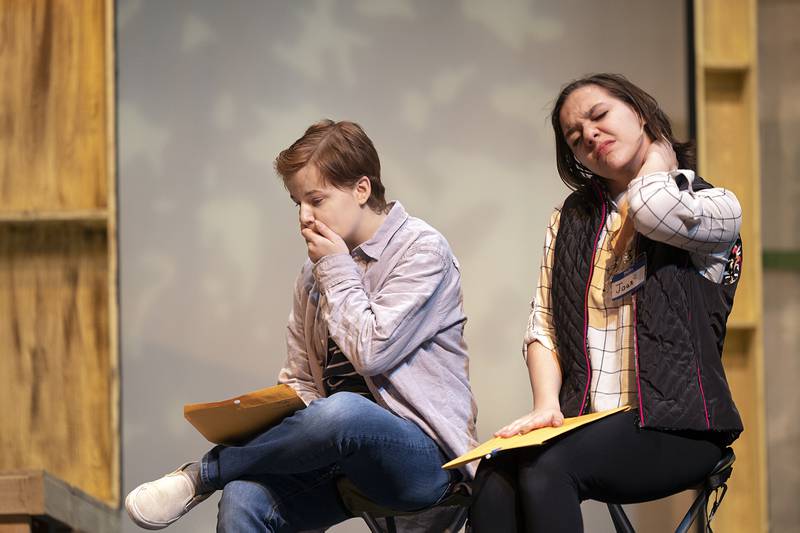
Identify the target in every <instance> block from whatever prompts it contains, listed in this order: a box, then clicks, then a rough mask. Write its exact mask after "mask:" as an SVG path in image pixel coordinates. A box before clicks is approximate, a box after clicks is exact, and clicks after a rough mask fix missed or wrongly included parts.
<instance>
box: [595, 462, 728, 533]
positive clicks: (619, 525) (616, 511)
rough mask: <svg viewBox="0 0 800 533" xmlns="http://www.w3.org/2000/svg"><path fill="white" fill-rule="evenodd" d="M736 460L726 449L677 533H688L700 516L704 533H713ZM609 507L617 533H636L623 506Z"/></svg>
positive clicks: (614, 505)
mask: <svg viewBox="0 0 800 533" xmlns="http://www.w3.org/2000/svg"><path fill="white" fill-rule="evenodd" d="M735 460H736V455H735V454H734V453H733V450H732V449H730V448H726V449H725V450H724V451H723V453H722V459H720V460H719V462H718V463H717V465H716V466H715V467H714V470H712V471H711V473H710V474H709V475H708V477H706V479H705V481H704V482H703V484H702V486H700V487H699V488H698V494H697V497H696V498H695V499H694V502H693V503H692V506H691V507H689V510H688V511H686V514H685V515H684V517H683V520H681V523H680V524H678V528H677V529H676V530H675V533H687V532H688V531H689V528H690V527H691V526H692V524H693V523H694V521H695V520H696V519H697V517H698V516H700V521H701V524H702V525H701V527H702V531H704V532H705V531H707V532H709V533H710V532H711V520H712V519H713V518H714V514H716V512H717V509H718V508H719V506H720V504H721V503H722V499H723V498H724V497H725V494H726V493H727V492H728V484H727V481H728V478H729V477H730V476H731V472H733V462H734V461H735ZM712 494H714V502H713V504H712V506H711V511H710V512H709V511H708V500H709V498H710V497H711V495H712ZM607 506H608V512H609V514H610V515H611V521H612V522H613V523H614V528H615V529H616V530H617V533H636V532H635V530H634V529H633V526H632V525H631V522H630V520H628V516H627V515H626V514H625V511H624V510H623V509H622V505H620V504H618V503H608V504H607ZM701 511H702V512H701ZM706 513H708V514H706Z"/></svg>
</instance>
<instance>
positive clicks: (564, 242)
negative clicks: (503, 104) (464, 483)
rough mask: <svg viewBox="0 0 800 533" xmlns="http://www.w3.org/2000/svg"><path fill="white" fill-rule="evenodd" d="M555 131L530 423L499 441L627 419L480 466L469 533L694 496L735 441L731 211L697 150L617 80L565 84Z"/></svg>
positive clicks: (541, 527)
mask: <svg viewBox="0 0 800 533" xmlns="http://www.w3.org/2000/svg"><path fill="white" fill-rule="evenodd" d="M551 119H552V126H553V132H554V134H555V141H556V162H557V168H558V173H559V175H560V176H561V179H562V180H563V181H564V182H565V183H566V184H567V185H568V186H569V187H570V188H571V189H572V190H573V192H572V194H570V195H569V196H568V197H567V199H566V200H565V201H564V203H563V205H562V206H561V207H560V208H558V209H556V210H555V211H554V212H553V214H552V216H551V218H550V223H549V225H548V228H547V232H546V237H545V246H544V257H543V260H542V265H541V270H540V273H539V283H538V286H537V289H536V293H535V297H534V300H533V303H532V310H531V314H530V318H529V321H528V328H527V331H526V334H525V340H524V355H525V357H526V364H527V367H528V371H529V374H530V381H531V386H532V389H533V410H532V411H531V412H530V413H529V414H527V415H525V416H523V417H521V418H519V419H517V420H515V421H513V422H511V423H510V424H508V425H507V426H505V427H503V428H502V429H500V430H499V431H498V432H497V433H496V435H497V436H503V437H508V436H511V435H516V434H520V433H527V432H529V431H531V430H533V429H535V428H540V427H546V426H559V425H561V424H562V423H563V420H564V417H565V416H568V417H573V416H578V415H582V414H587V413H590V412H597V411H604V410H608V409H612V408H616V407H620V406H625V405H627V406H630V407H631V410H630V411H627V412H623V413H619V414H615V415H611V416H609V417H606V418H604V419H601V420H600V421H598V422H595V423H593V424H590V425H588V426H585V427H582V428H579V429H577V430H575V431H573V432H570V433H567V434H566V435H565V436H564V437H562V438H560V439H559V440H557V441H555V442H554V443H552V444H550V445H547V446H545V447H541V448H522V449H517V450H511V451H508V452H501V453H500V454H499V455H497V456H496V457H494V458H492V459H490V460H483V461H482V462H481V464H480V467H479V469H478V475H477V478H476V487H477V496H476V499H475V502H474V504H473V506H472V509H471V516H470V520H471V523H472V526H473V528H474V531H475V533H486V532H491V533H498V532H501V533H502V532H516V531H529V532H548V533H549V532H553V531H565V532H577V531H582V530H583V522H582V517H581V511H580V503H581V501H583V500H586V499H595V500H600V501H604V502H616V503H634V502H640V501H646V500H651V499H655V498H660V497H664V496H667V495H669V494H673V493H675V492H678V491H681V490H684V489H686V488H689V487H691V486H693V485H695V484H696V483H698V482H700V481H701V480H702V479H703V478H704V477H705V476H706V475H707V474H708V473H709V472H710V471H711V470H712V468H713V467H714V466H715V464H716V463H717V461H718V460H719V459H720V457H721V453H722V449H723V447H724V446H725V445H727V444H730V443H731V442H732V441H733V440H735V439H736V438H737V437H738V435H739V433H740V432H741V431H742V422H741V419H740V417H739V414H738V411H737V410H736V407H735V405H734V403H733V400H732V398H731V394H730V390H729V388H728V384H727V381H726V378H725V372H724V370H723V367H722V363H721V355H722V345H723V341H724V338H725V324H726V320H727V317H728V314H729V313H730V310H731V306H732V303H733V296H734V292H735V290H736V285H737V282H738V279H739V273H740V267H741V259H742V255H741V241H740V239H739V227H740V224H741V207H740V206H739V202H738V200H737V199H736V197H735V196H734V195H733V193H731V192H730V191H728V190H725V189H722V188H716V187H713V186H712V185H710V184H709V183H708V182H706V181H704V180H703V179H701V178H700V177H699V176H697V175H696V174H695V172H694V168H695V160H694V159H695V158H694V153H693V149H692V148H693V147H692V145H691V144H688V143H680V142H677V141H676V140H675V138H674V137H673V134H672V128H671V126H670V122H669V119H668V118H667V116H666V115H665V114H664V112H663V111H662V110H661V109H660V108H659V106H658V103H657V102H656V101H655V100H654V99H653V98H652V97H651V96H650V95H649V94H647V93H646V92H645V91H643V90H642V89H640V88H639V87H637V86H635V85H634V84H633V83H631V82H630V81H628V80H627V79H625V78H624V77H622V76H619V75H614V74H597V75H593V76H588V77H585V78H582V79H579V80H576V81H574V82H572V83H570V84H569V85H567V86H566V87H564V88H563V90H562V91H561V93H560V94H559V96H558V98H557V100H556V102H555V105H554V108H553V111H552V116H551Z"/></svg>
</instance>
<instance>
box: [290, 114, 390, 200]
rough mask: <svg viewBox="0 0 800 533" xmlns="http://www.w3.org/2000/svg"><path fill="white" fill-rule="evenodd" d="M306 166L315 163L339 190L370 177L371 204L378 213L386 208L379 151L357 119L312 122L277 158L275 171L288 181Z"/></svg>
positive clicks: (323, 176) (323, 175)
mask: <svg viewBox="0 0 800 533" xmlns="http://www.w3.org/2000/svg"><path fill="white" fill-rule="evenodd" d="M306 165H314V166H315V167H316V168H317V170H319V173H320V177H321V178H322V179H324V180H325V181H326V182H328V183H330V184H331V185H333V186H334V187H338V188H339V189H352V188H353V187H354V186H355V184H356V183H357V182H358V180H359V179H361V177H362V176H366V177H367V178H369V181H370V185H371V186H372V193H371V194H370V197H369V199H368V200H367V205H368V206H369V207H370V208H371V209H372V210H373V211H375V212H378V213H379V212H381V211H384V210H385V209H386V200H385V198H384V195H385V193H386V189H385V188H384V186H383V184H382V183H381V162H380V159H378V152H377V151H376V150H375V146H374V145H373V144H372V141H371V140H370V138H369V137H367V134H366V133H364V130H363V129H361V126H359V125H358V124H356V123H355V122H348V121H346V120H343V121H340V122H334V121H333V120H329V119H325V120H321V121H319V122H317V123H316V124H312V125H311V126H310V127H309V128H308V129H307V130H306V132H305V133H304V134H303V136H302V137H300V138H299V139H297V140H296V141H295V142H294V143H293V144H292V145H291V146H290V147H289V148H287V149H286V150H283V151H282V152H281V153H280V154H278V157H277V158H275V171H276V172H277V173H278V174H279V175H280V177H281V178H282V179H283V182H284V184H285V183H286V182H287V180H289V179H291V178H292V176H294V175H295V174H297V172H299V171H300V169H302V168H303V167H305V166H306Z"/></svg>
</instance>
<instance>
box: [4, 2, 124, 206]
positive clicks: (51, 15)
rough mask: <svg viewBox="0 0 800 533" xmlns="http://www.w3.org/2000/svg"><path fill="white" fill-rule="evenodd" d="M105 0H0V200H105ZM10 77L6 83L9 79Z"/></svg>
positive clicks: (92, 203)
mask: <svg viewBox="0 0 800 533" xmlns="http://www.w3.org/2000/svg"><path fill="white" fill-rule="evenodd" d="M105 4H106V2H105V1H104V0H81V1H78V2H65V1H58V0H37V1H30V0H6V1H4V2H3V9H2V10H0V35H2V37H1V38H0V40H1V41H2V47H3V53H2V54H0V79H3V80H5V81H4V83H2V84H0V137H2V139H3V142H2V143H0V204H1V205H3V206H4V207H5V208H6V209H92V208H104V207H105V206H106V205H107V202H106V198H107V195H108V192H107V187H108V185H107V172H108V170H107V168H108V166H107V157H108V154H107V151H106V143H107V142H108V136H107V132H106V128H107V115H108V113H109V112H111V111H110V107H109V102H108V100H107V92H106V82H107V78H106V76H107V73H106V65H105V60H106V46H107V41H106V40H107V34H106V33H107V30H106V28H107V27H108V28H109V30H110V29H111V28H113V26H106V23H107V21H106V10H105ZM10 80H13V83H9V81H10Z"/></svg>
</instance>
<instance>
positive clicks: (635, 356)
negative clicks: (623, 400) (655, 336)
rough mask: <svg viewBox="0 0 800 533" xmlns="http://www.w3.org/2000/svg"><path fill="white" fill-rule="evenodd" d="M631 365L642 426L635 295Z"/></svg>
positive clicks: (642, 415)
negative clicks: (634, 369) (632, 365)
mask: <svg viewBox="0 0 800 533" xmlns="http://www.w3.org/2000/svg"><path fill="white" fill-rule="evenodd" d="M632 299H633V363H634V366H635V367H636V395H637V396H638V397H639V423H640V424H641V425H642V426H644V407H643V406H642V382H641V380H640V379H639V333H638V331H637V328H636V322H637V321H638V320H639V315H638V313H637V311H636V295H635V294H634V295H633V297H632Z"/></svg>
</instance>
